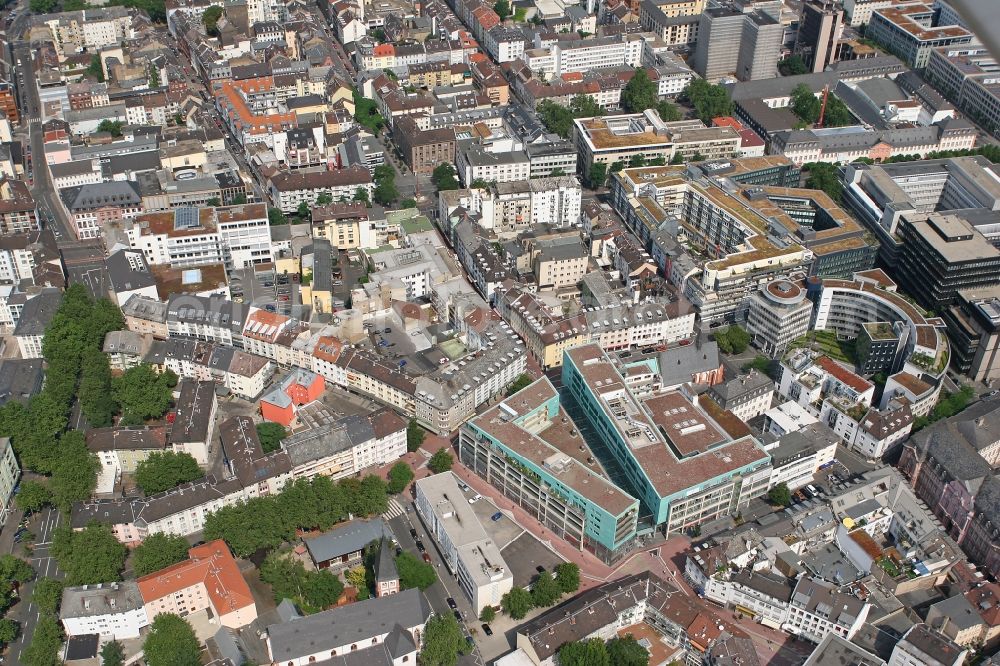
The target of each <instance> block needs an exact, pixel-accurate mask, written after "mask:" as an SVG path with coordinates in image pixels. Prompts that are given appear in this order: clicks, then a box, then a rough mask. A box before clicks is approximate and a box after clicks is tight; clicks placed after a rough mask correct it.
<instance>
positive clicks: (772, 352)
mask: <svg viewBox="0 0 1000 666" xmlns="http://www.w3.org/2000/svg"><path fill="white" fill-rule="evenodd" d="M812 311H813V304H812V301H810V300H808V299H807V298H806V291H805V289H803V288H802V286H801V285H800V284H798V283H796V282H792V281H791V280H774V281H773V282H768V283H767V284H765V285H764V286H763V287H762V288H761V289H760V290H759V291H758V292H757V293H755V294H754V295H753V296H751V297H750V309H749V310H748V311H747V332H748V333H749V334H750V335H751V336H752V338H753V340H754V344H756V345H757V346H758V347H759V348H760V349H761V351H763V352H764V353H765V354H768V355H769V356H771V357H772V358H777V357H779V356H781V355H782V354H784V353H785V352H786V351H787V350H788V345H789V344H791V342H792V341H793V340H797V339H798V338H801V337H802V336H804V335H805V334H806V333H807V332H808V331H809V322H810V320H811V319H812Z"/></svg>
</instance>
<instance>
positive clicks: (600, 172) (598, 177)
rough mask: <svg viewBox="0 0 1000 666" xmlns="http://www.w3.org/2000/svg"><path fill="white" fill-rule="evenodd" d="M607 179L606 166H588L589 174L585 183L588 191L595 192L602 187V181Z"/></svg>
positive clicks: (595, 163) (594, 164)
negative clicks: (587, 185)
mask: <svg viewBox="0 0 1000 666" xmlns="http://www.w3.org/2000/svg"><path fill="white" fill-rule="evenodd" d="M607 179H608V165H607V164H602V163H600V162H594V163H593V164H591V165H590V172H589V173H588V174H587V182H588V183H589V184H590V189H592V190H596V189H598V188H600V187H603V186H604V181H606V180H607Z"/></svg>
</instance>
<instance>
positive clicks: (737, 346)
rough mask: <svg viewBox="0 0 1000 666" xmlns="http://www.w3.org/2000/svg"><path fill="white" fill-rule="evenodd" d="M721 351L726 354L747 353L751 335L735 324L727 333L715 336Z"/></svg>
mask: <svg viewBox="0 0 1000 666" xmlns="http://www.w3.org/2000/svg"><path fill="white" fill-rule="evenodd" d="M715 341H716V342H717V343H718V345H719V349H720V350H721V351H722V352H723V353H725V354H740V353H742V352H744V351H746V348H747V346H748V345H749V344H750V334H749V333H747V332H746V330H745V329H743V328H742V327H740V326H737V325H736V324H733V325H732V326H730V327H728V328H727V329H726V330H725V331H721V332H717V333H716V334H715Z"/></svg>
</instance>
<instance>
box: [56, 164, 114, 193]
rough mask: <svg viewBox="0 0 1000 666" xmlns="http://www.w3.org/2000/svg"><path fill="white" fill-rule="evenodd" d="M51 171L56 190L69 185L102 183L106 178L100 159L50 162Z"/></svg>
mask: <svg viewBox="0 0 1000 666" xmlns="http://www.w3.org/2000/svg"><path fill="white" fill-rule="evenodd" d="M49 172H50V175H51V177H52V189H54V190H56V191H58V190H63V189H66V188H67V187H76V186H78V185H90V184H95V183H100V182H102V181H103V180H104V174H103V172H102V171H101V161H100V160H77V161H72V162H63V163H61V164H50V165H49Z"/></svg>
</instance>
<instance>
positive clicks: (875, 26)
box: [865, 4, 975, 69]
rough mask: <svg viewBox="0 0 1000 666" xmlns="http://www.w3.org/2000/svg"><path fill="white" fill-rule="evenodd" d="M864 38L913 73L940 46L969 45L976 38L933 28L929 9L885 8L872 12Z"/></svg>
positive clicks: (953, 28)
mask: <svg viewBox="0 0 1000 666" xmlns="http://www.w3.org/2000/svg"><path fill="white" fill-rule="evenodd" d="M865 37H866V38H868V39H870V40H872V41H874V42H876V43H878V44H880V45H881V46H883V47H884V48H885V49H886V50H887V51H889V52H890V53H894V54H895V55H897V56H899V58H900V59H901V60H903V61H904V62H905V63H906V64H908V65H909V66H910V67H913V68H914V69H922V68H924V67H927V62H928V60H929V59H930V56H931V51H933V50H934V49H935V48H938V47H941V46H956V45H962V44H971V43H972V42H973V40H975V35H973V34H972V33H971V32H969V31H968V30H966V29H965V28H963V27H961V26H957V25H939V26H936V27H935V26H934V9H933V7H931V6H930V5H923V4H912V5H902V6H892V7H886V8H884V9H878V10H875V11H873V12H872V16H871V20H870V21H869V23H868V29H867V30H865Z"/></svg>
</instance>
